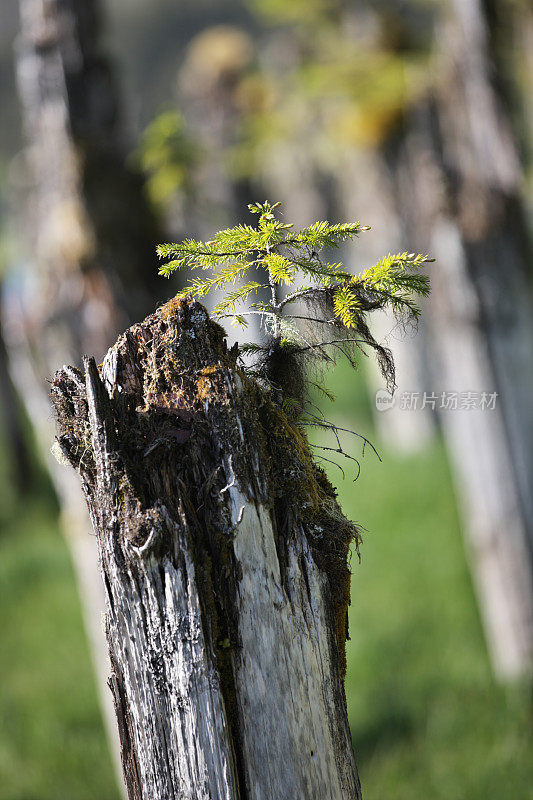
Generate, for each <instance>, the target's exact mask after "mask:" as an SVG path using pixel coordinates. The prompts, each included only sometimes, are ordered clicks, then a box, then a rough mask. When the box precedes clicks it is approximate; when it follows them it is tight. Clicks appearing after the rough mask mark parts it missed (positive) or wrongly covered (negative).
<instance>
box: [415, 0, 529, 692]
mask: <svg viewBox="0 0 533 800" xmlns="http://www.w3.org/2000/svg"><path fill="white" fill-rule="evenodd" d="M486 5H487V4H485V3H483V2H481V0H454V2H453V3H452V4H451V12H452V13H451V15H450V16H449V18H448V20H447V22H446V25H443V26H442V29H441V30H440V33H439V37H438V41H439V43H440V46H441V48H442V51H441V54H440V58H439V61H438V65H439V68H440V71H441V75H440V80H438V81H436V82H435V83H436V87H437V88H436V89H435V91H434V94H433V96H432V98H431V99H430V100H429V101H428V102H427V103H426V104H422V105H421V106H419V108H418V109H417V110H416V111H415V112H414V113H413V115H412V117H411V125H410V129H409V131H408V134H407V136H406V139H405V144H404V148H403V152H402V156H401V159H400V195H401V197H402V201H403V202H402V209H403V213H404V218H405V219H406V222H407V224H408V227H409V229H410V238H411V241H413V242H414V243H415V245H416V247H417V248H422V249H427V250H428V251H429V252H431V254H432V255H433V256H434V257H435V258H436V260H437V266H436V268H435V270H434V271H433V277H432V287H433V291H432V297H431V299H430V304H429V312H430V313H428V314H427V316H426V318H427V321H428V324H429V327H430V328H431V329H432V333H433V343H434V352H435V354H436V362H437V363H436V366H435V378H436V381H438V385H436V386H435V388H436V389H437V390H444V391H448V392H449V391H456V392H459V393H460V392H465V393H467V392H472V393H477V397H478V400H479V397H480V396H481V393H482V392H487V393H489V392H497V393H498V399H497V403H496V407H495V408H494V410H481V409H479V408H477V409H470V408H468V407H466V408H465V409H464V410H461V409H460V407H459V408H458V409H457V410H451V411H445V412H444V413H443V415H442V419H443V426H444V432H445V436H446V440H447V443H448V446H449V450H450V453H451V456H452V460H453V462H454V471H455V475H456V478H457V488H458V494H459V497H460V499H461V501H462V507H463V515H464V521H465V529H466V534H467V539H468V543H469V548H470V551H471V563H472V570H473V575H474V579H475V583H476V585H477V589H478V593H479V598H480V608H481V613H482V617H483V620H484V623H485V629H486V634H487V641H488V645H489V650H490V653H491V655H492V660H493V665H494V668H495V671H496V673H497V674H499V675H500V676H501V677H504V678H513V677H516V676H517V675H520V674H524V673H530V671H531V668H532V661H533V566H532V565H533V559H532V552H533V505H532V504H533V406H532V404H531V392H532V389H533V384H532V376H533V347H532V346H531V342H532V341H533V292H532V285H531V279H532V274H531V269H530V254H531V250H530V245H529V242H528V235H527V226H526V224H525V213H524V210H525V209H524V199H523V197H522V186H521V169H520V163H519V157H518V152H517V148H516V144H515V141H514V137H513V132H512V126H511V124H510V118H509V114H508V112H507V110H506V108H505V105H504V103H503V102H502V98H501V97H500V95H499V93H498V91H497V88H496V85H495V84H496V81H495V78H496V76H495V73H494V53H493V52H492V50H491V41H492V39H491V30H490V15H488V13H487V7H486ZM443 76H446V77H445V79H444V77H443ZM405 198H408V202H405ZM459 405H460V403H459Z"/></svg>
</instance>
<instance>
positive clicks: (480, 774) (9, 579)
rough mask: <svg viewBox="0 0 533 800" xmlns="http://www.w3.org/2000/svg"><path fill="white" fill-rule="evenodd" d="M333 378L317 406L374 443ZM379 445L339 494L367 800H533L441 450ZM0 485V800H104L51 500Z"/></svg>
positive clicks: (531, 772)
mask: <svg viewBox="0 0 533 800" xmlns="http://www.w3.org/2000/svg"><path fill="white" fill-rule="evenodd" d="M333 384H334V385H333V390H334V391H335V386H337V393H338V395H339V400H338V403H337V404H336V406H333V407H331V408H330V409H329V411H333V410H336V413H339V414H340V416H341V417H342V418H343V419H352V420H353V424H354V426H355V427H356V428H357V430H359V431H360V432H361V433H364V434H366V435H369V434H371V435H370V438H371V439H372V440H373V441H374V440H375V435H374V434H373V433H371V423H370V414H369V407H368V402H367V400H366V398H365V393H364V390H363V388H362V381H361V376H356V377H355V378H354V377H353V376H351V375H350V374H349V373H348V372H346V371H343V370H340V371H339V372H337V373H336V375H335V376H334V379H333ZM379 449H380V452H381V455H382V457H383V463H380V462H379V461H378V460H377V459H376V458H375V456H373V455H372V453H371V451H370V450H367V454H366V455H365V457H364V459H363V460H362V462H361V463H362V472H361V476H360V478H359V480H358V481H357V482H356V483H355V484H354V483H352V481H351V480H350V479H349V478H348V479H347V480H346V481H344V482H342V483H341V484H340V486H339V496H340V500H341V503H342V506H343V508H344V510H345V512H346V514H347V515H348V516H350V517H351V518H352V519H355V520H357V521H358V522H360V523H361V524H363V525H364V526H365V528H367V529H368V530H367V532H366V533H365V535H364V544H363V547H362V563H361V565H359V564H358V563H357V559H356V558H354V559H353V562H352V568H353V592H352V598H353V599H352V606H351V609H350V630H351V641H350V642H349V643H348V675H347V681H346V692H347V698H348V705H349V718H350V724H351V728H352V735H353V741H354V746H355V751H356V759H357V763H358V766H359V771H360V775H361V781H362V785H363V791H364V796H365V800H385V799H387V800H393V799H394V800H441V798H442V800H489V798H490V799H491V800H492V798H497V799H498V800H528V799H529V798H531V799H532V800H533V757H532V756H533V749H532V724H531V720H532V715H531V701H530V697H529V694H528V692H527V691H526V689H524V688H523V689H520V687H515V688H514V689H513V690H507V691H505V690H504V689H502V688H501V687H498V686H497V685H496V684H495V682H494V681H493V679H492V677H491V672H490V668H489V663H488V659H487V653H486V650H485V645H484V641H483V635H482V631H481V626H480V621H479V617H478V614H477V610H476V605H475V601H474V597H473V593H472V588H471V582H470V577H469V573H468V569H467V566H466V561H465V557H464V553H463V545H462V539H461V532H460V527H459V522H458V517H457V512H456V508H455V501H454V497H453V492H452V487H451V480H450V475H449V471H448V467H447V463H446V458H445V455H444V452H443V449H442V446H441V445H440V444H438V443H437V444H435V445H434V446H433V447H432V449H431V450H429V451H428V452H426V453H423V454H419V455H416V456H413V457H411V458H409V459H405V458H399V457H397V456H394V455H393V454H392V453H391V452H389V451H388V450H387V449H386V447H384V446H382V447H380V448H379ZM354 454H356V450H355V449H354ZM338 474H339V473H338V472H337V471H335V468H333V467H332V468H331V477H332V479H333V480H335V481H336V480H337V476H338ZM2 477H3V475H2V470H1V465H0V486H3V487H4V495H5V496H4V497H3V498H1V497H0V522H1V523H2V532H1V535H0V592H1V598H0V625H1V631H2V647H1V648H0V800H63V798H64V799H65V800H85V799H86V798H87V800H88V799H89V798H91V800H94V798H98V800H107V799H109V800H111V799H112V798H115V799H116V798H117V796H118V795H117V791H116V788H115V783H114V777H113V773H112V768H111V764H110V760H109V756H108V753H107V749H106V742H105V737H104V732H103V728H102V723H101V719H100V715H99V711H98V707H97V701H96V694H95V688H94V683H93V679H92V675H91V667H90V662H89V656H88V652H87V645H86V642H85V638H84V634H83V628H82V622H81V614H80V608H79V603H78V599H77V595H76V590H75V585H74V579H73V574H72V568H71V564H70V560H69V557H68V553H67V550H66V548H65V545H64V542H63V539H62V538H61V535H60V533H59V531H58V527H57V522H56V509H55V506H54V504H53V502H52V500H51V498H50V493H49V491H48V490H47V488H46V486H44V485H43V484H41V485H40V486H37V487H36V489H35V491H34V492H33V497H32V499H31V501H24V502H23V503H21V504H19V507H18V508H17V507H16V504H15V501H14V498H13V496H12V495H11V496H9V494H6V492H5V487H6V482H5V480H1V479H2ZM2 499H3V500H4V501H5V502H3V503H2V502H1V501H2ZM15 512H16V513H15ZM302 800H303V799H302Z"/></svg>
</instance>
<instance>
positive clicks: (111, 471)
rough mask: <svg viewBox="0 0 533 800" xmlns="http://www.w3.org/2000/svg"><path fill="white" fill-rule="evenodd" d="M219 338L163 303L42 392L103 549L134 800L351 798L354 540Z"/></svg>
mask: <svg viewBox="0 0 533 800" xmlns="http://www.w3.org/2000/svg"><path fill="white" fill-rule="evenodd" d="M224 337H225V334H224V331H223V330H222V328H220V327H219V326H218V325H217V324H216V323H214V322H213V321H211V320H210V319H209V316H208V314H207V312H206V310H205V309H204V307H203V306H201V305H200V304H199V303H197V302H190V301H178V300H172V301H170V302H169V303H167V304H166V305H165V306H162V307H161V308H159V309H158V310H157V311H156V312H155V313H154V314H152V315H151V316H149V317H148V318H147V319H146V320H144V322H142V323H140V324H136V325H133V327H131V328H130V329H129V330H127V331H126V332H125V333H124V334H122V335H121V336H120V337H119V339H118V341H117V342H116V344H115V345H114V346H113V347H112V348H111V349H110V350H109V351H108V353H107V355H106V357H105V359H104V362H103V364H102V365H101V367H100V368H97V366H96V364H95V362H94V360H93V359H90V358H86V359H85V362H84V365H85V374H83V373H82V372H80V371H78V370H76V369H73V368H71V367H64V368H63V369H62V370H60V371H59V372H57V373H56V375H55V378H54V380H53V383H52V399H53V402H54V405H55V408H56V412H57V418H58V437H57V442H58V446H59V448H60V449H61V452H62V454H63V456H64V457H65V458H66V459H67V460H68V462H69V463H70V464H71V465H72V466H74V467H75V469H76V470H77V472H78V474H79V476H80V479H81V483H82V487H83V491H84V494H85V497H86V499H87V504H88V507H89V511H90V515H91V519H92V522H93V526H94V530H95V532H96V536H97V541H98V547H99V553H100V563H101V571H102V575H103V580H104V584H105V590H106V597H107V608H106V622H105V626H106V633H107V641H108V645H109V652H110V656H111V664H112V674H111V678H110V681H109V683H110V687H111V689H112V692H113V696H114V702H115V708H116V714H117V720H118V726H119V732H120V738H121V747H122V760H123V768H124V775H125V780H126V785H127V789H128V793H129V797H130V799H131V800H138V799H140V798H143V800H163V798H164V799H165V800H167V798H178V797H180V798H181V797H184V798H213V799H214V798H217V799H218V798H226V799H227V800H230V798H231V800H235V798H247V799H249V800H263V799H264V800H277V799H278V798H279V800H282V799H283V800H293V798H309V800H314V798H320V799H321V800H326V799H328V800H341V799H342V800H350V799H351V798H360V797H361V792H360V786H359V780H358V777H357V770H356V766H355V761H354V757H353V752H352V747H351V740H350V732H349V728H348V720H347V713H346V700H345V695H344V685H343V679H344V671H345V652H344V651H345V640H346V636H347V625H346V620H347V606H348V603H349V598H350V571H349V569H348V564H347V558H348V553H349V546H350V543H351V542H352V541H353V540H354V539H355V541H356V543H357V542H358V539H359V534H358V531H357V528H356V527H355V526H354V525H353V524H352V523H350V522H348V521H347V520H346V519H345V518H344V517H343V515H342V513H341V511H340V508H339V506H338V505H337V503H336V500H335V492H334V490H333V488H332V486H331V485H330V484H329V482H328V481H327V478H326V477H325V474H324V473H323V472H322V470H321V469H320V468H318V467H317V466H316V465H315V464H314V462H313V459H312V456H311V453H310V450H309V447H308V444H307V442H306V439H305V437H304V436H303V435H302V433H301V432H300V430H299V429H298V427H297V426H296V425H295V424H294V422H291V420H290V419H288V418H287V417H286V416H285V414H284V413H283V412H282V411H281V409H280V408H279V407H278V406H277V405H276V404H275V403H274V402H273V401H272V399H271V397H270V393H269V392H268V391H266V390H265V389H263V388H262V387H261V386H259V385H258V383H257V382H255V381H253V380H251V379H250V378H249V377H247V376H246V375H244V374H243V372H242V371H241V370H240V369H239V368H238V366H237V364H236V356H237V354H236V352H235V349H231V350H228V348H227V346H226V342H225V338H224ZM56 447H57V445H56Z"/></svg>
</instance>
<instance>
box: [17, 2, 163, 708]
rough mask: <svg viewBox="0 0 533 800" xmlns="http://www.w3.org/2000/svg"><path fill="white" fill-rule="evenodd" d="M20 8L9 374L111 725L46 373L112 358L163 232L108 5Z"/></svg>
mask: <svg viewBox="0 0 533 800" xmlns="http://www.w3.org/2000/svg"><path fill="white" fill-rule="evenodd" d="M19 8H20V25H21V29H20V35H19V37H18V41H17V74H18V82H19V91H20V99H21V103H22V109H23V118H24V128H25V133H26V138H27V142H28V145H27V150H26V172H25V178H26V180H27V186H26V192H25V194H26V197H25V201H26V202H25V212H26V213H25V216H24V222H21V223H20V230H21V231H24V235H23V237H22V238H23V240H24V241H25V244H26V246H27V252H28V272H27V276H26V281H25V282H24V283H22V282H21V281H20V282H19V284H18V290H17V295H18V297H17V301H18V302H17V303H15V302H14V300H13V298H12V301H11V303H10V305H9V307H8V311H9V312H10V316H9V318H8V319H7V326H6V329H7V331H8V333H9V337H8V340H7V341H8V349H9V356H10V362H11V374H12V376H13V379H14V380H15V382H16V384H17V386H18V390H19V394H20V396H21V398H22V400H23V402H24V403H25V405H26V408H27V411H28V415H29V417H30V419H31V420H32V423H33V425H34V427H35V431H36V435H37V440H38V442H39V445H40V448H41V452H42V454H43V457H44V458H45V460H46V463H47V465H48V467H49V469H50V474H51V476H52V479H53V481H54V486H55V488H56V491H57V493H58V496H59V498H60V502H61V507H62V517H63V520H64V523H65V533H66V537H67V542H68V543H69V546H70V549H71V553H72V557H73V561H74V564H75V568H76V572H77V576H78V582H79V586H80V595H81V598H82V601H83V605H84V609H85V622H86V625H87V630H88V632H89V637H90V641H91V644H92V648H93V653H94V661H95V666H96V669H97V674H98V677H99V684H100V689H101V698H102V700H103V701H104V709H106V708H107V718H108V720H109V717H110V715H111V714H112V708H111V707H110V703H109V694H108V689H107V675H108V666H107V662H106V657H105V646H104V642H103V637H102V632H101V630H100V614H101V608H102V600H103V596H102V588H101V581H100V578H99V575H98V571H97V563H96V551H95V547H94V539H93V537H91V536H90V524H89V519H88V517H87V513H86V510H85V507H84V503H83V498H82V496H81V493H80V491H79V487H78V486H77V483H76V481H73V480H72V479H71V478H69V477H66V476H65V474H64V471H63V470H61V471H58V465H57V464H55V463H54V461H53V459H51V457H50V441H51V437H53V424H52V417H51V412H50V405H49V398H48V393H49V386H48V383H47V379H48V378H49V376H50V375H51V374H52V372H53V370H54V369H55V367H56V366H57V364H58V363H75V364H76V363H80V360H81V356H82V355H83V353H86V352H94V353H96V354H98V355H99V356H101V355H103V353H104V352H105V350H106V349H107V346H108V345H109V344H110V342H111V341H112V340H113V338H114V337H115V335H116V333H117V330H118V329H119V327H121V326H122V325H123V324H124V323H125V322H126V320H127V319H128V315H129V313H130V312H133V313H141V312H142V311H143V310H144V309H145V308H146V304H147V301H151V299H152V298H151V292H152V287H153V283H154V282H153V279H152V276H151V274H150V271H147V270H146V269H145V264H146V263H147V262H148V261H149V259H150V257H151V254H152V253H153V247H154V243H155V241H156V240H157V238H159V237H158V233H157V226H156V225H155V220H154V217H153V214H152V212H151V211H150V208H149V207H148V205H147V203H146V201H145V198H144V195H143V191H142V182H141V180H140V178H139V177H138V176H136V175H135V174H134V173H132V172H131V171H129V170H128V169H127V168H126V162H125V153H124V144H123V141H122V135H121V132H120V128H119V119H118V97H117V92H116V88H115V86H114V79H113V75H112V71H111V69H110V67H109V64H108V62H107V61H106V59H105V57H104V56H103V55H102V51H101V46H100V29H99V26H100V8H99V4H98V3H97V2H66V1H65V2H63V0H56V1H55V2H51V3H34V2H28V1H27V0H21V2H20V4H19Z"/></svg>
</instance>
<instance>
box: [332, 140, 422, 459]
mask: <svg viewBox="0 0 533 800" xmlns="http://www.w3.org/2000/svg"><path fill="white" fill-rule="evenodd" d="M337 182H338V192H339V199H340V203H341V208H342V216H343V217H345V218H346V219H361V218H363V220H364V223H365V225H369V226H370V228H371V230H370V231H368V232H367V233H365V235H364V236H361V238H360V239H357V241H356V242H353V243H350V244H348V245H346V249H347V250H348V252H349V259H350V264H351V269H352V272H354V274H357V273H358V272H360V271H361V270H362V269H364V268H366V267H368V266H371V265H372V264H375V263H377V262H378V261H379V260H380V259H381V258H382V256H383V241H384V240H386V242H387V249H388V251H389V252H392V253H395V252H401V251H405V250H406V249H407V245H406V240H407V236H406V232H405V226H404V224H403V221H402V210H401V206H400V205H399V204H398V203H397V202H396V198H395V179H394V169H393V168H392V167H391V166H390V165H389V164H388V163H387V158H386V156H385V154H384V152H383V151H382V150H381V149H379V148H375V149H367V150H361V149H357V148H356V147H354V148H352V149H351V151H350V152H348V153H347V154H346V157H345V158H344V160H343V170H342V173H341V174H339V175H338V178H337ZM411 244H412V242H411ZM372 331H373V333H374V336H375V337H376V339H377V340H378V341H379V342H381V343H382V344H383V345H385V346H386V347H389V348H390V349H391V351H392V354H393V356H394V366H395V370H396V383H397V389H396V392H395V395H394V403H393V404H391V405H390V406H388V407H387V408H386V410H385V409H383V408H377V407H376V402H375V399H376V392H377V391H379V390H383V389H384V385H383V376H382V375H381V372H380V371H379V367H378V365H377V362H376V361H375V360H374V359H369V362H368V370H367V384H368V390H369V392H370V395H371V396H370V402H371V406H372V410H373V413H374V424H375V426H376V429H377V431H378V433H379V435H380V438H382V439H383V441H386V442H387V445H388V446H390V447H391V448H393V449H395V450H397V451H398V452H400V453H404V454H407V453H413V452H416V451H419V450H422V449H424V448H425V447H427V446H428V445H429V443H430V442H431V440H432V439H433V438H434V437H435V421H434V419H433V417H432V415H431V410H430V408H429V407H427V406H426V407H422V405H423V404H422V402H421V398H422V397H423V394H424V391H425V390H428V389H429V387H428V376H427V371H426V369H425V363H424V355H425V348H426V347H427V336H426V335H425V324H422V325H421V326H420V327H419V328H418V329H417V330H413V329H411V328H409V327H406V326H402V324H401V323H399V322H398V320H396V319H395V318H394V316H393V315H392V314H390V313H388V312H385V311H382V312H379V313H378V314H375V315H374V316H373V319H372ZM415 334H416V335H415ZM403 392H408V393H415V394H417V395H418V397H419V398H420V401H419V402H418V404H417V409H416V410H413V411H411V412H408V413H406V411H405V410H403V409H402V408H401V405H400V400H399V398H401V396H402V393H403Z"/></svg>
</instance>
